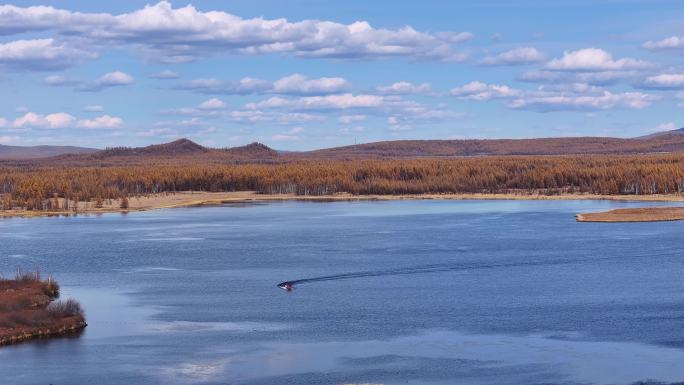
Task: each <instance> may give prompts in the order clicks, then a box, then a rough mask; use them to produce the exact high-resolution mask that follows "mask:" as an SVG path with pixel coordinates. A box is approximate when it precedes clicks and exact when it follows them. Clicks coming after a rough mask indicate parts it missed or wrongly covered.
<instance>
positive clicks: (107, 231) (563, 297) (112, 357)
mask: <svg viewBox="0 0 684 385" xmlns="http://www.w3.org/2000/svg"><path fill="white" fill-rule="evenodd" d="M642 205H646V204H643V203H641V204H635V203H628V202H601V201H548V202H546V201H397V202H362V203H356V202H339V203H302V202H289V203H273V204H259V205H245V206H222V207H202V208H187V209H173V210H161V211H153V212H144V213H134V214H128V215H119V214H111V215H104V216H99V217H98V216H80V217H70V218H38V219H36V218H33V219H6V220H0V271H3V272H5V274H6V275H10V274H11V273H12V271H14V269H15V268H17V267H23V268H27V269H29V268H34V267H36V266H38V267H40V268H41V269H42V270H43V271H45V272H52V273H53V274H54V275H55V276H56V278H57V279H58V280H59V281H60V282H61V284H62V286H63V292H64V296H65V297H72V296H73V297H76V298H78V299H79V300H80V301H81V302H82V304H83V305H84V307H85V309H86V312H87V316H88V321H89V324H90V326H89V327H88V328H87V329H86V331H85V332H84V333H83V334H82V335H81V336H80V337H78V338H64V339H54V340H50V341H41V342H37V343H27V344H22V345H17V346H12V347H6V348H2V349H0V383H2V384H54V385H80V384H83V385H86V384H88V385H90V384H114V385H119V384H121V385H123V384H143V385H144V384H195V383H197V384H205V383H206V384H344V383H383V384H589V383H595V384H631V383H634V382H636V381H645V380H652V381H662V382H675V381H684V279H683V277H684V275H683V274H684V240H683V238H682V235H683V234H684V222H661V223H628V224H594V223H576V222H575V220H574V214H575V213H577V212H586V211H595V210H604V209H610V208H615V207H628V206H642ZM350 273H352V274H351V275H349V274H350ZM357 273H360V274H357ZM339 275H342V276H341V277H340V276H339ZM331 276H332V277H331ZM336 276H337V277H336ZM317 277H328V278H327V279H325V280H317V279H313V280H311V278H317ZM339 278H344V279H339ZM299 279H304V281H302V282H301V283H300V284H299V285H296V286H295V290H294V291H293V292H291V293H287V292H285V291H283V290H280V289H279V288H277V287H276V284H277V283H279V282H282V281H289V280H299Z"/></svg>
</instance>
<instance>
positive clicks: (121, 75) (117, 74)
mask: <svg viewBox="0 0 684 385" xmlns="http://www.w3.org/2000/svg"><path fill="white" fill-rule="evenodd" d="M133 80H134V79H133V76H131V75H129V74H127V73H125V72H121V71H114V72H109V73H106V74H104V75H102V76H101V77H100V79H98V81H97V84H98V85H100V86H102V87H113V86H125V85H129V84H132V83H133Z"/></svg>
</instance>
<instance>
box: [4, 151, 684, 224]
mask: <svg viewBox="0 0 684 385" xmlns="http://www.w3.org/2000/svg"><path fill="white" fill-rule="evenodd" d="M144 159H145V164H137V165H126V166H123V165H117V164H112V165H107V166H104V165H102V166H100V167H92V166H90V165H89V164H87V163H86V164H84V163H79V164H74V165H70V166H60V165H46V164H42V163H37V164H23V165H17V164H5V165H4V166H3V165H2V164H1V163H0V209H2V210H11V209H15V210H16V209H21V210H34V211H57V212H60V211H61V212H72V211H75V210H76V211H78V210H79V208H80V207H82V206H80V205H79V204H77V203H78V202H81V203H82V202H89V203H88V207H95V206H97V205H99V204H102V203H103V202H104V201H110V200H116V201H117V202H118V201H119V200H120V199H121V198H124V197H125V198H126V199H123V200H122V202H121V207H122V208H125V207H126V206H127V205H128V204H130V199H131V198H134V197H139V196H146V195H150V194H159V193H164V192H177V191H204V192H231V191H256V192H258V193H261V194H294V195H299V196H327V195H332V194H338V193H349V194H352V195H405V194H507V193H520V192H526V193H535V194H542V195H549V196H553V195H561V194H599V195H633V196H641V195H652V194H680V193H682V192H683V191H684V154H659V155H658V154H652V155H592V156H589V155H586V156H582V157H570V156H553V157H551V156H535V157H531V156H530V157H513V156H509V157H477V158H475V157H473V158H451V159H430V158H426V159H395V160H358V161H349V162H342V161H312V160H309V161H295V162H282V163H271V164H262V163H257V164H220V163H213V162H204V161H203V160H202V158H194V160H191V159H183V158H182V157H180V158H179V159H177V160H170V159H168V158H155V157H145V158H144ZM98 202H99V203H98Z"/></svg>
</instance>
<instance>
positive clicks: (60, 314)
mask: <svg viewBox="0 0 684 385" xmlns="http://www.w3.org/2000/svg"><path fill="white" fill-rule="evenodd" d="M58 297H59V285H58V284H57V282H55V281H54V279H52V277H48V278H47V279H45V280H42V279H41V276H40V272H23V271H17V274H16V276H15V278H14V279H2V278H0V345H7V344H12V343H16V342H20V341H25V340H28V339H32V338H40V337H48V336H55V335H61V334H65V333H69V332H72V331H76V330H80V329H82V328H84V327H85V326H86V323H85V318H84V314H83V310H82V309H81V306H80V305H79V303H78V302H76V301H74V300H72V299H70V300H67V301H56V298H58Z"/></svg>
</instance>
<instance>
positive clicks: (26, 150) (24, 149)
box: [0, 144, 98, 159]
mask: <svg viewBox="0 0 684 385" xmlns="http://www.w3.org/2000/svg"><path fill="white" fill-rule="evenodd" d="M96 151H98V150H97V149H95V148H86V147H74V146H30V147H28V146H7V145H2V144H0V159H32V158H47V157H51V156H58V155H63V154H90V153H94V152H96Z"/></svg>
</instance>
